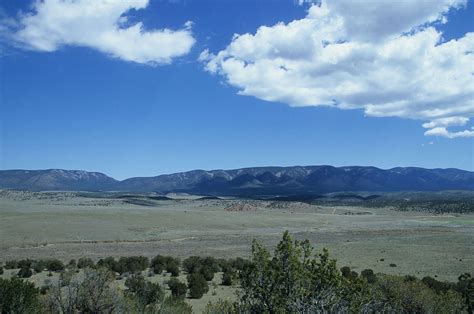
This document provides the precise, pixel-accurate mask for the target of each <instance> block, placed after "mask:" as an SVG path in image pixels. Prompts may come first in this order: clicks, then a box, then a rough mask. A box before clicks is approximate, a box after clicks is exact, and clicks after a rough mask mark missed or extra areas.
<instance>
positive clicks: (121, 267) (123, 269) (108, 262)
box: [97, 256, 149, 274]
mask: <svg viewBox="0 0 474 314" xmlns="http://www.w3.org/2000/svg"><path fill="white" fill-rule="evenodd" d="M97 266H99V267H105V268H107V269H109V270H111V271H113V272H116V273H120V274H123V273H137V272H140V271H144V270H145V269H147V268H148V266H149V262H148V258H147V257H145V256H129V257H120V258H119V260H118V261H117V260H115V259H114V258H113V257H107V258H105V259H100V260H99V261H98V262H97Z"/></svg>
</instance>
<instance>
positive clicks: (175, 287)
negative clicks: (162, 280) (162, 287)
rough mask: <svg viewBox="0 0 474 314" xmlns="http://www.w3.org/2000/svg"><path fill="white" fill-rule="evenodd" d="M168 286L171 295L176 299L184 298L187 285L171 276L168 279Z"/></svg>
mask: <svg viewBox="0 0 474 314" xmlns="http://www.w3.org/2000/svg"><path fill="white" fill-rule="evenodd" d="M168 287H169V288H170V290H171V295H172V296H173V297H175V298H178V299H184V298H186V293H187V291H188V287H187V286H186V284H185V283H183V282H181V281H179V280H178V279H177V278H171V279H170V280H168Z"/></svg>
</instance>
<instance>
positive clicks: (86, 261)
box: [76, 257, 95, 269]
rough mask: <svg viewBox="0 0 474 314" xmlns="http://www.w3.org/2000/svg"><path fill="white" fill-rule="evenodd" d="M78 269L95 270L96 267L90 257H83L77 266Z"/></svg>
mask: <svg viewBox="0 0 474 314" xmlns="http://www.w3.org/2000/svg"><path fill="white" fill-rule="evenodd" d="M76 266H77V268H79V269H82V268H93V267H94V266H95V264H94V261H93V260H92V259H90V258H88V257H81V258H80V259H79V260H78V261H77V264H76Z"/></svg>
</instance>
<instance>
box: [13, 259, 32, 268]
mask: <svg viewBox="0 0 474 314" xmlns="http://www.w3.org/2000/svg"><path fill="white" fill-rule="evenodd" d="M33 262H34V261H33V260H30V259H22V260H19V261H18V263H17V266H16V267H17V268H31V265H32V264H33Z"/></svg>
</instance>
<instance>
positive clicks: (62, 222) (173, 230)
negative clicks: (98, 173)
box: [0, 191, 474, 281]
mask: <svg viewBox="0 0 474 314" xmlns="http://www.w3.org/2000/svg"><path fill="white" fill-rule="evenodd" d="M0 196H1V197H0V239H1V242H0V261H3V262H4V261H6V260H11V259H20V258H34V259H39V258H48V257H55V258H59V259H62V260H64V261H68V260H70V259H72V258H74V259H78V258H80V257H83V256H87V257H91V258H93V259H95V260H97V259H99V258H101V257H106V256H127V255H145V256H148V257H153V256H155V255H156V254H164V255H172V256H178V257H186V256H190V255H201V256H203V255H212V256H215V257H226V258H230V257H237V256H242V257H248V256H249V249H250V243H251V241H252V239H254V238H255V239H258V240H259V241H261V242H263V243H264V244H266V245H274V244H275V243H276V242H277V241H278V240H280V239H281V234H282V232H283V231H284V230H289V231H290V232H291V233H293V234H294V235H295V237H296V238H298V239H309V240H310V241H311V242H312V243H313V244H314V245H315V246H316V247H317V248H318V249H321V248H323V247H327V248H328V249H329V250H330V254H331V256H333V257H335V258H337V260H338V265H339V266H345V265H348V266H351V268H352V269H354V270H356V271H360V270H362V269H365V268H372V269H373V270H374V271H375V272H383V273H388V274H403V275H405V274H412V275H416V276H418V277H422V276H425V275H430V276H433V277H434V276H437V278H438V279H440V280H452V281H455V280H456V279H457V276H458V275H459V274H461V273H463V272H473V271H474V269H473V266H472V265H474V250H473V245H472V243H474V214H445V215H432V214H427V213H423V212H400V211H394V210H391V209H390V208H363V207H351V206H329V205H328V206H320V205H310V204H305V203H299V202H272V201H255V200H235V199H226V200H221V199H197V198H196V197H183V196H175V198H179V199H171V200H168V199H163V200H160V199H159V198H157V199H150V198H146V199H142V198H139V197H138V198H128V197H127V198H124V197H119V196H117V197H116V198H113V197H107V198H105V197H92V196H93V195H87V194H85V196H84V195H82V196H80V194H77V193H60V192H55V193H30V192H7V191H3V192H1V193H0ZM390 264H396V267H390Z"/></svg>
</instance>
